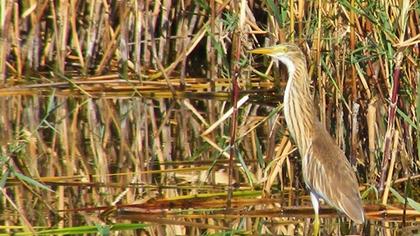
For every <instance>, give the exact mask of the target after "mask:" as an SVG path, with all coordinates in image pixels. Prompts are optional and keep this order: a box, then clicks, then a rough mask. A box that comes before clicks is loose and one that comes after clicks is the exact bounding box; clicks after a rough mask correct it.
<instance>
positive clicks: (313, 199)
mask: <svg viewBox="0 0 420 236" xmlns="http://www.w3.org/2000/svg"><path fill="white" fill-rule="evenodd" d="M311 202H312V207H313V208H314V211H315V219H314V236H318V235H319V200H318V197H317V196H316V195H315V194H314V193H312V192H311Z"/></svg>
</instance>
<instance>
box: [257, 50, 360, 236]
mask: <svg viewBox="0 0 420 236" xmlns="http://www.w3.org/2000/svg"><path fill="white" fill-rule="evenodd" d="M251 53H255V54H266V55H269V56H271V57H272V58H274V59H276V61H281V62H282V63H283V64H284V65H285V66H286V67H287V70H288V73H289V79H288V82H287V86H286V91H285V95H284V116H285V118H286V123H287V127H288V129H289V131H290V134H291V136H292V137H293V139H294V140H295V142H296V145H297V147H298V150H299V153H300V155H301V157H302V172H303V178H304V181H305V184H306V186H307V187H308V189H309V190H310V192H311V201H312V205H313V207H314V210H315V222H314V227H315V229H314V234H316V235H317V234H318V231H319V216H318V209H319V198H322V199H324V200H325V201H326V202H327V203H328V204H329V205H331V206H332V207H334V208H336V209H337V210H339V211H341V212H343V213H344V214H346V215H347V216H348V217H349V218H350V219H351V220H353V221H354V222H355V223H357V224H362V223H363V222H364V213H363V207H362V202H361V198H360V193H359V191H358V183H357V179H356V175H355V174H354V172H353V169H352V167H351V165H350V163H349V162H348V160H347V158H346V157H345V155H344V153H343V151H342V150H341V149H340V148H339V147H338V146H337V144H336V143H335V142H334V140H333V139H332V137H331V136H330V134H329V133H328V132H327V130H326V129H325V128H324V127H323V126H322V125H321V123H320V122H319V119H318V117H317V114H316V111H315V106H314V103H313V95H312V93H311V91H310V78H309V75H308V70H307V66H306V60H305V55H304V54H303V53H302V51H301V50H300V49H299V47H297V46H296V45H293V44H280V45H276V46H273V47H268V48H258V49H254V50H252V51H251Z"/></svg>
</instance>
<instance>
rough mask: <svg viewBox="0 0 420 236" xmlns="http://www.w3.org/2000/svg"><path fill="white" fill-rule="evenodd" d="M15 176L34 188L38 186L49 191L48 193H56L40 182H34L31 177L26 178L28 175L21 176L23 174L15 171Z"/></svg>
mask: <svg viewBox="0 0 420 236" xmlns="http://www.w3.org/2000/svg"><path fill="white" fill-rule="evenodd" d="M13 174H14V175H15V176H16V178H18V179H19V180H21V181H24V182H26V183H28V184H30V185H33V186H36V187H39V188H42V189H44V190H47V191H50V192H54V191H53V190H52V189H50V188H49V187H48V186H46V185H44V184H41V183H40V182H38V181H36V180H34V179H32V178H30V177H28V176H26V175H23V174H21V173H19V172H16V171H13Z"/></svg>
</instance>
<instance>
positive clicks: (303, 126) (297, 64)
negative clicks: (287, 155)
mask: <svg viewBox="0 0 420 236" xmlns="http://www.w3.org/2000/svg"><path fill="white" fill-rule="evenodd" d="M285 64H286V66H287V69H288V72H289V79H288V82H287V86H286V91H285V94H284V115H285V118H286V123H287V127H288V129H289V132H290V134H291V135H292V137H293V139H294V140H295V142H296V145H297V146H298V149H299V152H300V154H301V156H302V157H303V156H304V155H305V153H306V151H307V149H308V147H309V145H310V141H311V138H312V134H313V128H314V123H315V120H316V119H317V117H316V114H315V108H314V101H313V94H312V93H311V90H310V79H309V75H308V72H307V68H306V61H305V60H297V61H294V62H293V64H292V63H288V64H287V63H285Z"/></svg>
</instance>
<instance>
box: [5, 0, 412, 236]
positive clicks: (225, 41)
mask: <svg viewBox="0 0 420 236" xmlns="http://www.w3.org/2000/svg"><path fill="white" fill-rule="evenodd" d="M419 4H420V3H419V2H418V1H408V0H402V1H391V2H389V1H362V2H358V1H353V0H352V1H347V0H341V1H338V2H334V3H323V2H321V1H308V2H305V1H297V2H293V5H290V1H273V0H267V1H222V0H210V1H171V0H165V1H134V0H128V1H98V0H92V1H75V0H70V1H49V0H42V1H33V0H24V1H11V0H5V1H2V2H1V3H0V24H1V25H0V79H1V83H2V87H1V88H0V109H1V111H0V113H1V114H2V115H1V117H0V120H1V121H0V130H1V131H2V133H1V136H0V144H1V158H0V165H1V167H2V175H1V178H0V186H2V187H3V186H6V187H5V188H4V191H3V195H4V196H6V197H5V198H4V199H5V200H3V201H2V203H1V204H0V208H1V209H6V211H5V212H6V214H3V217H1V218H0V221H1V222H2V223H1V224H2V225H24V226H25V227H26V229H27V230H32V231H34V230H35V229H34V227H33V226H47V225H48V226H50V225H58V226H59V227H66V226H78V225H87V224H89V225H92V224H93V222H95V223H99V222H100V219H98V218H95V217H96V216H98V215H99V214H96V215H93V216H92V215H91V214H89V215H88V214H85V213H84V212H83V211H77V210H76V211H58V210H62V209H64V210H71V209H87V208H91V207H105V208H104V209H107V208H106V207H110V206H111V205H113V203H117V204H131V203H133V202H134V200H136V199H143V201H144V202H148V201H147V200H146V199H156V200H159V199H161V200H162V201H165V200H168V199H171V200H172V201H174V202H175V203H177V202H176V200H173V199H176V198H177V197H180V196H194V194H205V193H208V194H211V193H220V192H224V190H226V189H227V187H226V184H227V183H229V181H228V180H229V178H228V173H229V171H228V169H229V168H228V166H229V161H228V157H229V156H234V157H235V160H234V163H232V165H233V167H234V168H233V172H232V177H233V179H232V180H233V181H232V185H233V186H234V187H237V188H239V189H233V188H230V190H232V191H233V193H236V192H237V191H238V190H249V189H250V188H255V189H263V190H264V194H263V199H265V198H268V197H271V198H274V199H277V200H278V202H280V204H281V206H279V205H277V204H273V203H272V202H270V203H266V202H265V203H264V204H263V205H257V204H255V205H253V204H248V205H246V207H245V206H238V205H235V203H236V202H238V201H245V202H246V201H247V199H243V198H242V197H240V196H239V197H238V196H237V195H234V196H233V197H232V201H231V204H232V207H233V209H231V210H232V211H234V212H235V214H239V215H240V214H242V213H243V212H242V210H244V209H247V210H249V214H252V212H259V211H261V210H267V211H269V210H270V209H274V210H276V209H289V207H291V206H296V205H305V206H306V205H307V204H306V203H307V202H308V201H307V199H306V198H305V197H304V196H301V195H302V194H303V193H306V192H305V191H304V186H303V185H302V184H301V177H300V176H301V175H300V164H299V160H298V159H295V158H294V157H295V156H296V154H295V153H293V150H294V146H293V143H291V142H290V141H289V140H288V137H287V135H283V134H287V131H286V130H285V126H284V121H283V119H282V115H281V112H280V113H279V115H277V113H276V112H278V111H280V109H281V107H279V108H278V109H274V108H273V107H274V106H277V104H278V102H280V101H281V100H282V98H281V94H282V90H283V88H284V81H285V80H283V81H273V79H272V78H273V77H276V78H277V77H285V75H284V74H285V73H284V72H285V71H284V70H283V68H280V70H278V69H277V67H276V65H273V64H272V63H271V62H270V61H262V60H266V59H262V58H251V56H250V55H248V54H247V51H248V50H249V49H251V48H254V47H256V46H257V45H261V44H265V45H272V44H274V43H276V42H277V41H281V42H285V41H294V42H296V43H298V44H299V45H300V46H301V48H303V49H304V50H305V52H306V53H307V55H308V61H310V62H311V64H310V75H311V77H312V78H313V79H314V83H313V87H314V90H315V94H316V104H319V107H320V113H319V115H320V118H321V120H322V122H323V124H324V125H325V126H326V127H327V128H328V130H330V131H331V132H332V133H333V134H334V135H333V136H334V137H335V138H336V141H337V143H338V144H339V145H340V146H341V147H342V148H343V149H344V150H346V153H347V154H348V156H350V157H351V161H352V163H353V164H354V166H355V168H356V169H357V170H358V177H359V182H360V183H364V184H363V185H364V186H362V187H361V190H362V191H363V195H364V197H365V202H366V203H370V204H375V203H378V202H381V203H382V204H393V207H397V209H395V210H394V209H393V208H390V207H389V206H388V207H387V208H384V207H381V206H375V205H374V206H372V205H368V206H367V207H366V210H367V211H368V212H369V214H368V217H371V218H372V219H378V217H379V216H382V215H381V213H380V212H382V213H383V212H386V213H387V214H388V213H389V214H395V215H393V217H395V218H392V220H394V219H396V218H397V217H400V219H401V220H403V221H404V224H406V225H410V224H411V223H410V222H411V221H413V218H412V217H413V213H412V212H411V210H410V207H414V208H415V207H416V204H415V203H416V201H417V202H418V201H419V198H418V196H420V194H419V189H418V188H417V187H415V186H416V185H414V183H416V182H418V178H419V153H420V141H419V140H420V138H419V137H420V136H419V135H418V134H417V133H418V132H417V130H418V129H420V125H419V122H418V117H419V115H420V105H418V104H419V103H420V102H419V101H420V99H419V98H418V96H417V94H418V91H420V90H418V87H416V86H417V83H418V79H419V78H420V75H419V73H420V72H419V69H418V68H419V63H420V62H419V42H420V36H419V35H420V30H419V28H418V25H419V24H420V22H419V9H420V5H419ZM259 63H262V64H259ZM273 68H274V69H273ZM233 79H235V80H233ZM236 79H237V80H236ZM232 81H237V82H238V85H239V93H238V94H239V97H237V98H236V99H237V100H238V101H240V99H241V98H243V99H244V96H249V100H247V101H246V102H245V103H244V104H239V105H238V108H239V109H238V111H236V109H232V110H231V111H229V109H230V108H231V107H232V100H231V94H232V87H233V83H232ZM174 97H175V99H174ZM236 112H237V113H236ZM225 114H226V115H225ZM231 114H233V116H236V121H237V123H236V128H235V129H236V130H235V132H230V129H229V127H230V126H231V125H232V124H235V122H231V120H230V118H231V117H232V115H231ZM224 115H225V117H223V116H224ZM215 124H216V125H215ZM206 131H208V132H206ZM232 134H235V135H233V136H234V137H232ZM230 146H236V150H232V151H231V150H230V149H229V147H230ZM195 168H196V169H195ZM182 171H185V173H183V174H180V172H182ZM203 172H204V173H205V178H203ZM207 173H208V174H207ZM186 176H187V177H186ZM188 176H189V177H188ZM7 177H11V179H7ZM49 178H50V179H49ZM51 178H58V179H59V183H57V182H54V181H52V180H51ZM74 178H76V179H77V181H76V180H75V179H74ZM191 179H193V180H194V181H191ZM16 181H17V182H16ZM55 181H58V180H55ZM18 183H21V184H18ZM41 183H44V184H45V185H42V184H41ZM185 183H188V184H190V186H191V187H190V188H186V187H185V186H184V185H185ZM216 183H217V184H219V185H216ZM378 183H381V184H380V185H379V186H378ZM47 186H48V187H50V188H52V189H53V190H55V192H49V191H48V190H46V189H45V188H43V187H47ZM132 186H137V187H136V188H133V187H132ZM168 186H171V187H170V188H168ZM378 187H379V188H378ZM377 189H379V190H382V191H381V192H380V193H379V194H380V195H378V196H376V192H375V191H376V190H377ZM398 193H399V194H400V195H401V196H398ZM151 196H152V197H151ZM197 196H201V195H197ZM391 196H392V197H394V196H395V197H396V198H395V199H396V200H394V198H390V197H391ZM191 199H194V204H198V205H195V207H197V208H199V207H200V205H199V203H200V202H201V203H202V204H204V203H208V202H207V200H206V201H204V200H203V199H199V200H197V199H195V198H194V197H191ZM302 199H305V200H304V201H303V200H302ZM379 199H380V200H379ZM211 200H213V199H211ZM223 200H225V199H223ZM168 201H169V200H168ZM255 201H256V200H255ZM220 202H222V201H220ZM220 202H217V204H221V203H220ZM148 203H149V204H151V202H148ZM178 203H180V202H178ZM175 205H176V204H175ZM217 206H218V207H220V206H221V205H217ZM192 208H194V205H193V207H192ZM406 208H407V209H406ZM9 209H12V210H13V212H18V215H14V214H10V211H8V210H9ZM101 209H102V208H101ZM381 209H382V210H381ZM384 209H386V210H384ZM177 210H178V208H177V209H168V211H169V213H171V212H172V211H173V212H172V213H174V212H176V211H177ZM417 210H419V209H417ZM397 211H398V213H395V212H397ZM238 212H240V213H238ZM89 213H91V212H89ZM174 214H175V213H174ZM182 214H183V215H184V216H185V217H184V218H182V217H178V216H177V219H176V220H177V221H179V220H184V221H189V222H190V224H182V223H179V225H175V226H173V227H172V226H171V227H169V226H166V227H165V226H164V225H158V226H155V227H151V228H149V229H148V230H150V231H154V233H155V234H160V233H165V234H175V233H179V234H181V233H182V232H184V231H183V230H185V229H189V230H191V232H193V230H196V231H194V232H197V234H198V233H202V232H204V228H206V227H205V226H206V225H208V229H209V231H208V232H210V233H211V232H215V231H217V230H223V229H226V226H227V225H226V224H224V222H226V219H220V217H219V218H218V217H214V218H206V219H203V218H204V216H203V218H201V219H200V217H193V216H194V214H195V213H191V214H189V213H188V212H183V213H182ZM182 214H181V216H182ZM205 214H207V211H205ZM40 215H42V217H41V216H40ZM102 215H103V214H102ZM243 215H244V216H246V214H245V213H243ZM267 215H270V214H267ZM296 215H299V214H298V213H296ZM309 215H311V214H309ZM414 215H415V214H414ZM45 216H50V217H45ZM113 216H114V215H112V214H110V215H109V216H108V217H111V219H114V218H112V217H113ZM168 216H169V215H168ZM215 216H216V215H215ZM270 216H272V215H270ZM61 217H62V218H61ZM142 217H144V216H142ZM146 217H147V215H146ZM255 217H262V215H258V216H255ZM282 217H283V218H267V219H264V220H268V221H269V222H270V223H277V222H285V224H281V225H276V226H273V225H270V224H265V223H264V222H263V223H260V224H258V223H254V222H262V221H250V220H249V219H248V218H246V217H245V218H246V219H244V221H243V222H242V223H243V224H242V226H241V227H239V228H240V229H244V230H249V232H252V233H263V234H268V233H272V234H276V233H277V234H282V233H284V234H304V233H305V231H304V230H305V229H306V228H307V227H305V226H304V225H307V222H305V221H303V220H295V222H293V221H292V222H291V221H286V220H290V219H291V218H289V217H290V215H287V214H286V215H282ZM410 217H411V218H410ZM415 217H417V218H418V216H415ZM197 218H199V219H197ZM19 219H21V221H19ZM61 219H64V220H61ZM130 219H133V218H130ZM138 219H140V218H138ZM141 219H142V220H145V221H147V219H144V218H141ZM240 219H241V218H240V216H238V217H236V218H234V217H231V218H229V222H233V223H238V224H239V222H240ZM258 219H262V218H258ZM150 221H152V222H158V221H156V220H155V221H153V220H150ZM160 222H161V223H162V224H164V222H166V221H165V219H163V220H162V221H160ZM324 222H325V229H324V232H325V233H332V232H337V230H338V228H339V227H334V226H337V225H336V220H335V219H332V220H329V219H325V221H324ZM193 223H196V224H193ZM286 223H287V224H286ZM167 224H170V222H167ZM375 224H376V223H375ZM378 224H379V223H378ZM209 225H213V226H217V227H213V228H212V227H210V226H209ZM383 226H384V227H391V229H392V228H393V227H397V226H398V224H392V221H391V223H390V224H388V223H387V224H384V225H383ZM199 229H200V230H202V231H200V230H199ZM387 229H388V228H387ZM377 230H378V231H380V232H383V233H386V232H385V231H386V230H385V229H383V228H379V229H377ZM10 232H11V231H7V233H10Z"/></svg>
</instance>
